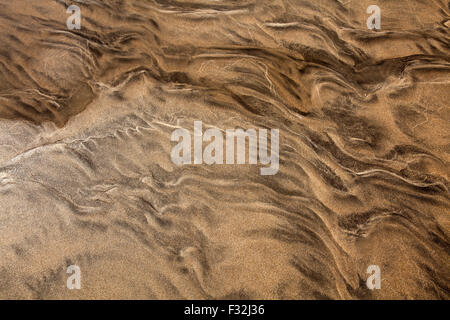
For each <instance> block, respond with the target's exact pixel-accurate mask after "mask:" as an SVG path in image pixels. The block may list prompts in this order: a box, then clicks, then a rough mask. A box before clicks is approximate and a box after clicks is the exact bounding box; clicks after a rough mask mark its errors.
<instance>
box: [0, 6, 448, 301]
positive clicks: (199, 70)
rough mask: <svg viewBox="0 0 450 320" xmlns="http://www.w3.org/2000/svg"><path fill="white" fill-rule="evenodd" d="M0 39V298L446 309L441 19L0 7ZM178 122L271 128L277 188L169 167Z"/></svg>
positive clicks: (411, 13) (384, 11)
mask: <svg viewBox="0 0 450 320" xmlns="http://www.w3.org/2000/svg"><path fill="white" fill-rule="evenodd" d="M71 4H73V5H77V6H79V8H80V9H81V17H82V20H81V29H73V30H70V29H68V27H67V25H66V20H67V18H68V17H69V15H70V14H68V13H66V8H67V7H68V6H69V5H71ZM372 4H375V5H378V6H379V7H380V8H381V17H382V20H381V23H382V24H381V29H380V30H369V29H368V28H367V25H366V20H367V18H368V17H369V14H367V12H366V9H367V7H368V6H369V5H372ZM0 28H1V30H2V31H1V32H0V43H1V44H2V45H1V46H0V146H1V147H0V298H1V299H14V298H21V299H108V298H120V299H419V298H420V299H448V298H449V297H450V289H449V286H450V238H449V237H450V215H449V214H450V198H449V173H450V171H449V161H450V144H449V137H450V109H449V101H450V32H449V28H450V5H449V2H448V1H444V0H433V1H431V0H401V1H381V0H376V1H375V0H374V1H372V0H371V1H367V0H358V1H356V0H353V1H352V0H348V1H344V0H320V1H319V0H318V1H306V0H240V1H234V0H216V1H207V0H186V1H181V0H180V1H178V0H83V1H81V0H78V1H75V0H72V1H69V0H67V1H63V0H14V1H6V0H0ZM194 121H202V123H203V126H204V128H205V129H207V128H218V129H220V130H226V129H233V128H243V129H249V128H268V129H270V128H277V129H279V132H280V133H279V137H280V138H279V139H280V140H279V143H280V151H279V171H278V173H277V174H275V175H272V176H263V175H260V173H259V168H260V167H259V166H257V165H256V166H255V165H250V164H246V165H219V164H215V165H206V164H200V165H194V164H192V165H184V166H177V165H175V164H174V163H173V162H172V161H171V158H170V154H171V149H172V148H173V147H174V145H175V143H174V142H173V141H171V134H172V132H173V130H174V129H177V128H185V129H187V130H189V131H191V132H192V130H193V124H194ZM70 265H77V266H79V267H80V269H81V272H82V288H81V289H80V290H68V289H67V287H66V279H67V277H68V276H69V275H68V274H67V273H66V270H67V267H68V266H70ZM370 265H377V266H379V267H380V269H381V275H382V282H381V283H382V284H381V289H379V290H369V289H368V288H367V286H366V279H367V277H368V276H369V275H368V274H367V273H366V269H367V267H368V266H370Z"/></svg>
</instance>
